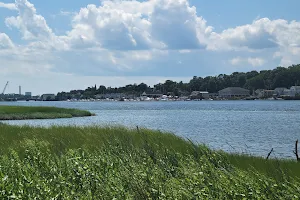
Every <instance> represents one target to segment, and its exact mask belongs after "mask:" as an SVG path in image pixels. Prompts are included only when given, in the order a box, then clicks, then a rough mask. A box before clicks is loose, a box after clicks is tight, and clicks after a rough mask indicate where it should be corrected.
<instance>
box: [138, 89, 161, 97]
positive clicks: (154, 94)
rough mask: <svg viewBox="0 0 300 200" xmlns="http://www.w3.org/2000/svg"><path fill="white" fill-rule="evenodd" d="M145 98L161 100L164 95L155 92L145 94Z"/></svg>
mask: <svg viewBox="0 0 300 200" xmlns="http://www.w3.org/2000/svg"><path fill="white" fill-rule="evenodd" d="M142 96H143V97H151V98H159V97H162V96H163V94H162V93H161V92H160V91H154V92H143V94H142Z"/></svg>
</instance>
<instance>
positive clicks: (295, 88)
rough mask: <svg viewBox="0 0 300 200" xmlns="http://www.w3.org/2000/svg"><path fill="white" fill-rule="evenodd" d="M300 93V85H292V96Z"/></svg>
mask: <svg viewBox="0 0 300 200" xmlns="http://www.w3.org/2000/svg"><path fill="white" fill-rule="evenodd" d="M298 95H300V86H292V87H291V88H290V96H291V97H295V96H298Z"/></svg>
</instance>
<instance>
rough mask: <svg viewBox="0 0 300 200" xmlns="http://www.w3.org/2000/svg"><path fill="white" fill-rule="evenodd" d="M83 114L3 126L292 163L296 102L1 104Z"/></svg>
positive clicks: (299, 106)
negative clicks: (186, 143) (114, 132)
mask: <svg viewBox="0 0 300 200" xmlns="http://www.w3.org/2000/svg"><path fill="white" fill-rule="evenodd" d="M0 104H8V105H26V106H57V107H66V108H79V109H84V110H89V111H91V112H93V113H95V114H96V116H94V117H85V118H72V119H55V120H25V121H6V123H9V124H14V125H23V124H29V125H33V126H50V125H74V124H75V125H80V126H81V125H94V124H96V125H124V126H128V127H135V126H140V127H146V128H151V129H159V130H163V131H169V132H173V133H175V134H177V135H179V136H181V137H183V138H189V139H191V140H192V141H194V142H197V143H204V144H206V145H208V146H209V147H211V148H213V149H222V150H224V151H227V152H238V153H248V154H252V155H257V156H264V157H265V156H266V155H267V154H268V152H269V151H270V149H271V148H274V153H273V154H272V157H273V158H274V157H277V158H292V159H294V154H293V149H294V143H295V141H296V140H297V139H300V126H299V124H300V101H197V102H1V103H0Z"/></svg>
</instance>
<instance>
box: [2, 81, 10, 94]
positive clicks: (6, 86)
mask: <svg viewBox="0 0 300 200" xmlns="http://www.w3.org/2000/svg"><path fill="white" fill-rule="evenodd" d="M8 83H9V82H8V81H7V82H6V84H5V86H4V89H3V92H2V95H3V94H4V92H5V90H6V88H7V86H8Z"/></svg>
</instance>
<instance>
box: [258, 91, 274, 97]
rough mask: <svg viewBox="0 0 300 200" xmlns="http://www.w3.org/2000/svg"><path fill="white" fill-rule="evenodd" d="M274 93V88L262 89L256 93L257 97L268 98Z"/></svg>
mask: <svg viewBox="0 0 300 200" xmlns="http://www.w3.org/2000/svg"><path fill="white" fill-rule="evenodd" d="M274 94H275V90H262V91H261V92H260V93H258V95H257V97H258V98H269V97H273V96H274Z"/></svg>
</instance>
